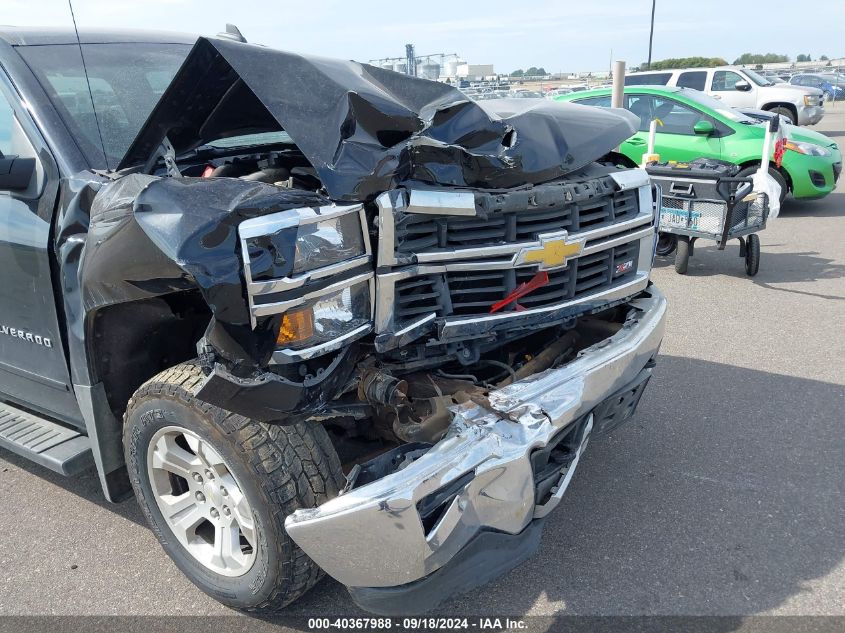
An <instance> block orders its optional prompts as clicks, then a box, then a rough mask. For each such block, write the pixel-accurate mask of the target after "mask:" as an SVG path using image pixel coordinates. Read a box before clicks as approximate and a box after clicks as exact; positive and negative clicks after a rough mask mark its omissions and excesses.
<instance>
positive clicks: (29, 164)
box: [0, 154, 35, 191]
mask: <svg viewBox="0 0 845 633" xmlns="http://www.w3.org/2000/svg"><path fill="white" fill-rule="evenodd" d="M33 173H35V159H34V158H21V157H20V156H3V155H2V154H0V191H12V190H14V189H26V188H27V187H29V182H30V181H31V180H32V174H33Z"/></svg>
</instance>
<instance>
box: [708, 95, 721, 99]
mask: <svg viewBox="0 0 845 633" xmlns="http://www.w3.org/2000/svg"><path fill="white" fill-rule="evenodd" d="M710 96H711V97H713V98H714V99H721V98H722V95H710Z"/></svg>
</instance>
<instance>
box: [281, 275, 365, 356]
mask: <svg viewBox="0 0 845 633" xmlns="http://www.w3.org/2000/svg"><path fill="white" fill-rule="evenodd" d="M369 325H370V287H369V283H368V282H366V281H365V282H361V283H357V284H355V285H352V286H349V287H347V288H343V289H341V290H337V291H334V292H332V293H331V294H326V295H323V296H321V297H318V298H316V299H313V300H311V301H309V302H308V303H307V304H305V305H304V306H302V307H297V308H294V309H292V310H288V311H287V312H286V313H285V315H284V317H283V318H282V324H281V326H280V327H279V334H278V337H277V339H276V343H277V344H278V345H279V346H280V347H285V348H287V349H290V350H302V349H305V348H311V347H319V346H324V345H326V344H331V343H334V342H336V341H338V340H344V339H345V338H346V337H348V336H351V335H352V334H353V333H356V332H358V331H360V330H361V329H362V328H368V327H369Z"/></svg>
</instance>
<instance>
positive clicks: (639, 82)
mask: <svg viewBox="0 0 845 633" xmlns="http://www.w3.org/2000/svg"><path fill="white" fill-rule="evenodd" d="M671 78H672V73H648V74H645V75H627V76H626V77H625V85H626V86H665V85H666V84H668V83H669V80H670V79H671Z"/></svg>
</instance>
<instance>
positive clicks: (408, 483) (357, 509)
mask: <svg viewBox="0 0 845 633" xmlns="http://www.w3.org/2000/svg"><path fill="white" fill-rule="evenodd" d="M628 306H629V307H630V312H629V314H628V319H627V322H626V323H625V325H624V327H623V328H622V329H621V330H620V331H619V332H618V333H617V334H615V335H614V336H612V337H610V338H608V339H605V340H603V341H601V342H600V343H598V344H596V345H594V346H592V347H590V348H588V349H586V350H583V351H582V352H581V353H580V354H579V355H578V357H577V358H576V359H575V360H574V361H572V362H570V363H568V364H567V365H565V366H563V367H560V368H557V369H553V370H548V371H545V372H542V373H540V374H536V375H534V376H531V377H529V378H526V379H524V380H521V381H519V382H517V383H514V384H513V385H510V386H508V387H505V388H504V389H501V390H499V391H496V392H493V393H492V394H490V398H489V407H483V406H480V405H475V404H469V405H465V406H461V407H459V408H456V409H455V410H454V411H455V415H454V418H453V420H452V425H451V428H450V430H449V432H448V433H447V435H446V437H445V438H444V439H443V440H441V441H440V442H439V443H437V444H436V445H435V446H434V447H432V448H431V449H430V450H429V451H428V452H427V453H425V454H424V455H423V456H422V457H420V458H419V459H417V460H416V461H414V462H412V463H411V464H410V465H408V466H407V467H405V468H403V469H401V470H398V471H396V472H393V473H391V474H389V475H387V476H385V477H383V478H381V479H378V480H377V481H374V482H372V483H369V484H366V485H363V486H361V487H360V488H353V489H352V490H350V491H349V492H347V493H345V494H342V495H341V496H339V497H336V498H335V499H332V500H331V501H328V502H327V503H324V504H323V505H321V506H319V507H317V508H313V509H305V510H298V511H297V512H295V513H294V514H292V515H290V516H289V517H288V518H287V520H286V522H285V527H286V528H287V531H288V534H290V536H291V538H292V539H293V540H294V541H295V542H296V543H297V545H299V546H300V547H301V548H302V549H303V551H305V553H306V554H308V556H310V557H311V558H312V559H313V560H314V561H315V562H316V563H317V564H318V565H319V566H320V567H322V568H323V569H324V570H325V571H326V572H327V573H328V574H329V575H331V576H332V577H334V578H335V579H337V580H338V581H340V582H341V583H343V584H345V585H347V586H349V587H396V586H399V585H406V584H407V583H411V582H414V581H417V580H419V579H421V578H424V577H425V576H427V575H429V574H432V573H433V572H435V571H436V570H438V569H440V568H441V567H442V566H443V565H445V564H446V563H448V562H449V561H450V559H452V558H453V557H454V556H455V555H456V554H457V553H458V552H460V551H461V549H462V548H464V547H465V546H466V545H467V543H469V542H470V540H471V539H473V537H475V536H476V535H477V534H478V533H479V532H481V531H497V532H500V533H506V534H517V533H520V532H522V531H523V530H524V529H525V528H526V527H527V526H529V524H531V523H532V521H533V520H534V519H536V518H540V517H543V516H545V515H546V514H547V513H548V512H549V511H550V510H551V509H553V508H554V507H555V506H556V505H557V504H558V503H559V501H560V498H561V496H562V494H563V491H564V490H565V488H566V485H567V484H568V483H569V478H571V476H572V472H573V471H574V466H575V465H576V464H577V457H576V461H575V463H573V464H572V465H571V466H570V468H569V469H568V471H567V472H566V473H565V475H564V476H562V478H561V481H560V482H559V483H558V485H557V489H556V492H555V493H554V495H553V496H552V498H551V499H550V500H549V501H547V502H546V503H545V504H544V505H542V506H537V505H536V503H535V499H534V475H533V471H532V466H531V454H532V452H533V451H534V450H535V449H538V448H542V447H544V446H545V445H546V444H547V443H548V442H549V441H550V440H551V439H552V438H553V437H554V436H555V435H556V434H557V433H558V432H559V431H560V430H561V429H563V428H565V427H567V426H569V425H570V424H572V423H573V422H575V421H576V420H578V419H580V418H582V417H583V416H585V415H587V414H589V413H590V412H591V411H593V410H594V409H595V408H596V407H597V406H598V405H599V404H601V403H602V402H604V401H605V400H606V399H607V398H608V396H610V395H611V394H613V393H615V392H617V391H618V390H620V389H621V388H623V387H624V386H625V385H627V384H629V383H630V382H631V381H632V380H634V379H635V377H636V376H638V375H639V373H640V372H641V371H642V370H643V368H644V367H645V366H646V365H647V364H648V363H649V361H650V360H651V359H652V358H653V357H654V356H655V355H656V354H657V351H658V348H659V346H660V342H661V340H662V338H663V330H664V321H665V314H666V299H665V298H664V297H663V295H662V294H661V293H660V292H659V291H657V290H656V289H655V288H654V286H651V287H650V288H649V289H648V290H647V291H646V292H645V293H643V294H642V295H640V296H639V297H637V298H636V299H634V300H632V301H631V302H630V303H629V304H628ZM585 444H586V442H584V443H582V445H581V448H583V446H584V445H585ZM578 457H580V450H579V451H578ZM467 473H472V474H473V475H474V476H473V478H472V479H471V480H470V481H469V483H467V484H466V486H465V487H464V488H463V489H462V490H461V491H460V492H459V493H458V494H457V496H456V497H455V498H454V499H453V500H452V501H451V503H450V505H449V506H448V509H447V510H446V511H445V512H444V513H443V515H442V517H441V518H440V519H439V521H438V522H437V524H436V525H435V527H434V528H433V529H431V531H430V532H429V533H428V534H426V531H425V528H424V527H423V523H422V520H421V518H420V514H419V512H418V510H417V503H418V502H419V501H420V500H421V499H423V498H424V497H426V496H427V495H430V494H431V493H433V492H435V491H437V490H439V489H441V488H443V487H444V486H446V485H448V484H449V483H450V482H453V481H455V480H456V479H458V478H460V477H462V476H465V475H466V474H467Z"/></svg>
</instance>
